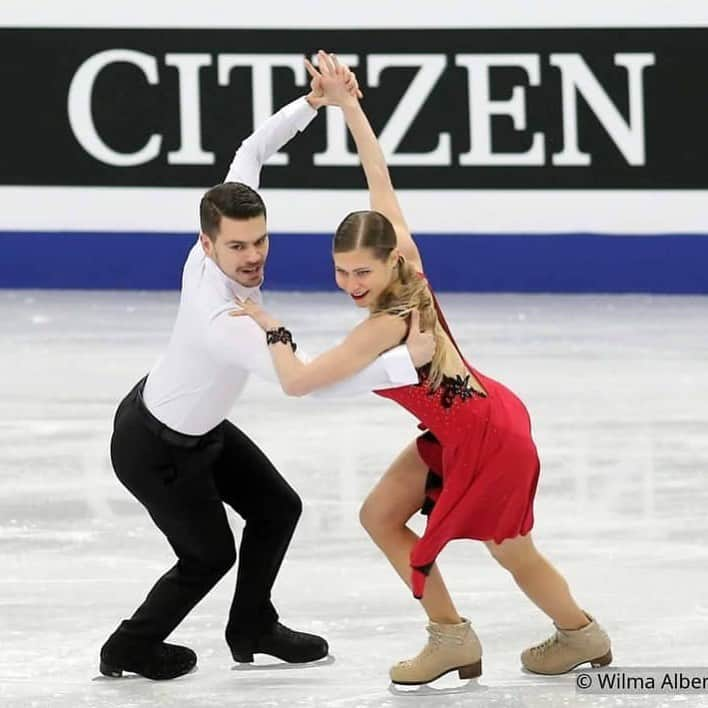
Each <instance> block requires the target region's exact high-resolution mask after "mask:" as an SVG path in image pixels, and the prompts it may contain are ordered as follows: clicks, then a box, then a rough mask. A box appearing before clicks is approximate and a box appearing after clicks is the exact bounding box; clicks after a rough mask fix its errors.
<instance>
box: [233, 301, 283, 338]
mask: <svg viewBox="0 0 708 708" xmlns="http://www.w3.org/2000/svg"><path fill="white" fill-rule="evenodd" d="M234 299H235V301H236V304H237V305H238V306H239V308H240V309H238V310H231V311H230V312H229V315H230V316H231V317H250V318H251V319H252V320H254V322H256V324H257V325H258V326H259V327H260V328H261V329H262V330H263V331H264V332H267V331H268V330H269V329H277V328H278V327H280V322H278V320H276V319H275V317H273V316H272V315H270V314H269V313H268V312H266V311H265V310H264V309H263V308H262V307H261V306H260V305H259V304H258V303H257V302H253V300H250V299H248V300H241V299H240V298H238V297H236V298H234Z"/></svg>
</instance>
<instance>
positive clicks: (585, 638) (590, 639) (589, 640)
mask: <svg viewBox="0 0 708 708" xmlns="http://www.w3.org/2000/svg"><path fill="white" fill-rule="evenodd" d="M586 614H587V613H586ZM587 617H588V619H589V620H590V623H589V624H587V625H585V627H581V628H580V629H559V628H558V627H556V631H555V633H554V634H553V635H551V636H550V637H549V638H548V639H546V640H545V641H543V642H541V643H540V644H537V645H536V646H533V647H530V648H528V649H526V650H524V651H523V652H522V654H521V663H522V664H523V666H524V668H525V669H527V670H528V671H533V673H535V674H548V675H553V674H564V673H566V672H568V671H570V670H571V669H574V668H575V667H576V666H580V664H591V665H592V666H593V667H594V668H597V667H599V666H607V664H609V663H610V662H611V661H612V650H611V645H610V638H609V637H608V636H607V633H606V632H605V630H604V629H602V627H600V625H599V624H597V622H595V620H594V619H593V618H592V617H590V615H587Z"/></svg>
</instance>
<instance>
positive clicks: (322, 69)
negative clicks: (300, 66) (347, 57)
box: [305, 49, 363, 107]
mask: <svg viewBox="0 0 708 708" xmlns="http://www.w3.org/2000/svg"><path fill="white" fill-rule="evenodd" d="M305 67H306V68H307V71H308V73H309V74H310V76H311V77H312V80H311V82H310V88H311V89H312V92H311V94H310V96H309V99H310V103H311V104H313V105H315V106H316V107H319V106H344V105H347V104H349V105H351V104H355V103H357V101H358V100H359V99H360V98H363V94H362V92H361V91H360V89H359V83H358V81H357V79H356V74H354V72H353V71H352V70H351V69H350V68H349V67H348V66H346V65H345V64H342V63H341V62H340V61H339V59H338V58H337V55H336V54H328V53H327V52H325V51H323V50H322V49H320V51H319V52H317V68H315V67H314V66H313V65H312V63H311V62H310V61H309V60H308V59H305Z"/></svg>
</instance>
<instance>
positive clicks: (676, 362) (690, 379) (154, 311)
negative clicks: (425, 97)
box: [0, 291, 708, 708]
mask: <svg viewBox="0 0 708 708" xmlns="http://www.w3.org/2000/svg"><path fill="white" fill-rule="evenodd" d="M177 298H178V294H177V293H176V292H170V293H135V292H122V293H116V292H78V291H73V292H60V291H0V321H1V322H2V325H1V327H2V337H1V338H0V367H1V370H2V372H3V373H2V377H1V379H0V386H1V394H2V395H0V567H1V568H2V572H1V573H0V605H1V614H0V627H1V629H2V631H1V632H0V706H2V708H14V707H16V706H22V707H23V708H24V707H29V706H36V707H37V708H45V707H46V706H59V707H65V708H78V707H79V706H90V707H92V708H101V707H104V706H106V707H108V706H110V707H112V708H114V707H126V708H127V707H133V706H135V707H138V706H156V705H161V706H190V708H191V707H193V708H199V707H201V706H220V707H221V706H332V707H335V706H341V707H344V706H352V707H354V706H377V707H378V706H405V707H408V706H411V707H412V706H415V707H416V708H417V707H418V706H457V705H460V706H462V705H464V706H504V707H509V708H512V707H515V706H526V707H529V708H530V707H536V706H574V705H586V706H595V705H601V706H634V705H641V706H660V705H672V706H675V705H680V706H684V705H685V706H689V705H690V706H703V705H708V694H707V695H704V696H702V697H700V696H692V697H688V696H686V697H677V698H673V697H671V696H664V697H656V696H655V697H647V696H639V697H628V696H606V697H600V696H581V695H579V694H577V693H576V688H575V677H574V675H567V676H561V677H555V678H543V677H539V676H534V675H531V674H525V673H523V672H522V671H521V669H520V663H519V653H520V652H521V650H522V649H523V648H524V647H526V646H527V645H529V644H531V643H535V642H537V641H540V640H541V639H543V638H545V637H546V636H547V635H548V634H549V633H550V630H551V625H550V622H549V621H548V620H547V619H546V618H545V617H544V616H543V615H542V614H541V613H540V612H539V611H538V610H536V609H535V608H534V607H533V606H532V605H531V604H530V602H529V601H528V600H527V599H526V598H525V597H524V596H523V595H522V594H521V592H520V591H519V590H518V589H517V588H516V586H515V585H514V583H513V581H512V580H511V578H510V577H509V576H508V575H507V574H506V572H505V571H504V570H502V569H501V568H500V567H498V566H497V565H496V564H495V562H494V561H493V560H492V559H491V558H490V557H489V556H488V554H487V552H486V550H485V549H484V547H483V546H482V545H481V544H478V543H474V542H470V541H467V542H462V541H458V542H454V543H453V544H451V545H450V546H449V547H448V548H447V549H446V551H445V552H444V553H443V555H442V557H441V568H442V571H443V573H444V574H445V576H446V578H447V580H448V583H449V586H450V588H451V591H452V593H453V596H454V598H455V599H456V600H457V603H458V607H459V609H460V611H461V613H462V614H464V615H466V616H468V617H470V619H471V620H472V623H473V625H474V627H475V628H476V630H477V633H478V634H479V636H480V639H481V641H482V644H483V648H484V659H483V662H484V667H483V668H484V673H483V675H482V677H481V678H480V679H479V680H478V681H472V682H469V683H467V682H460V681H458V680H457V678H456V677H454V678H453V677H452V676H450V677H446V678H445V679H443V680H441V681H439V682H437V683H436V684H433V685H432V686H430V687H426V688H421V689H418V690H414V691H410V692H405V695H398V694H395V693H393V692H392V691H391V690H390V686H389V681H388V676H387V671H388V667H389V665H390V664H391V663H393V662H394V661H396V660H399V659H401V658H405V657H408V656H412V655H413V654H415V653H417V651H418V650H419V649H420V648H421V647H422V645H423V643H424V641H425V638H426V636H425V632H424V619H423V614H422V612H421V610H420V609H419V607H418V605H417V603H416V601H415V600H413V598H412V597H411V596H410V594H409V592H408V591H407V590H406V588H405V587H404V586H403V585H402V584H401V583H400V581H399V580H398V578H397V577H396V576H395V574H394V572H393V570H392V569H390V568H389V566H388V565H387V563H386V561H385V559H384V558H383V557H382V556H380V555H379V552H378V551H377V550H376V549H375V547H374V546H373V544H372V543H371V542H370V540H369V539H368V538H367V537H366V536H365V533H364V531H363V530H362V529H361V528H360V527H359V525H358V520H357V512H358V507H359V504H360V503H361V501H362V500H363V498H364V496H365V495H366V492H367V490H368V489H369V488H370V487H371V486H372V485H373V483H374V481H375V480H376V479H377V478H378V476H379V475H380V474H381V473H382V472H383V471H384V469H385V468H386V466H387V464H388V463H389V462H390V461H391V460H392V459H393V457H394V456H395V455H396V454H397V452H398V451H399V449H400V448H401V447H403V445H404V444H405V443H407V442H408V441H409V440H410V439H411V438H412V437H413V436H414V435H415V434H416V432H417V431H416V428H415V422H414V421H413V419H412V418H411V417H410V416H409V415H408V414H407V413H406V412H405V411H403V410H401V409H398V408H397V407H396V406H395V405H393V404H392V403H390V402H388V401H385V400H383V399H380V398H378V397H375V396H373V395H369V396H361V397H357V398H353V399H350V400H345V401H341V402H336V403H335V402H327V403H323V402H322V401H314V400H307V399H286V398H285V397H284V396H283V395H282V394H281V393H280V391H279V390H278V389H276V387H275V386H274V385H272V384H268V383H264V382H260V381H257V380H252V381H251V382H250V383H249V386H248V388H247V391H246V393H245V395H244V397H243V398H242V399H241V401H240V402H239V404H238V407H237V408H235V409H234V410H233V412H232V419H233V421H234V422H235V423H236V424H237V425H239V426H240V427H242V428H243V429H244V430H245V431H246V432H247V433H248V434H250V435H251V437H253V438H254V439H255V440H256V441H257V442H258V443H259V444H260V445H261V446H262V447H263V449H264V450H265V451H266V453H268V454H269V455H270V457H271V458H272V459H273V461H274V462H275V463H276V465H277V466H278V467H279V469H280V470H281V472H282V473H283V474H284V475H285V476H286V477H287V479H288V480H289V481H290V482H291V484H292V485H293V486H294V487H295V488H296V489H297V490H298V491H299V492H300V494H301V496H302V498H303V500H304V505H305V510H304V514H303V517H302V519H301V522H300V525H299V528H298V530H297V532H296V534H295V538H294V540H293V543H292V546H291V548H290V551H289V554H288V556H287V558H286V561H285V564H284V566H283V569H282V571H281V574H280V576H279V579H278V581H277V583H276V586H275V592H274V598H275V602H276V606H277V607H278V609H279V611H280V613H281V617H282V620H283V621H284V622H285V623H286V624H288V625H290V626H292V627H294V628H298V629H303V630H307V631H314V632H318V633H322V634H323V635H325V636H326V637H327V639H328V640H329V642H330V646H331V651H332V656H333V659H332V660H330V661H329V662H327V663H324V664H319V665H311V666H305V667H293V666H290V665H285V664H279V663H278V662H276V661H272V662H271V661H266V660H264V659H261V660H260V661H259V663H258V664H257V665H255V666H239V665H234V663H233V661H232V660H231V657H230V654H229V653H228V649H227V647H226V644H225V642H224V640H223V625H224V622H225V618H226V614H227V611H228V606H229V602H230V595H231V592H232V588H233V583H234V578H235V573H234V571H231V572H230V573H229V574H228V575H227V576H226V577H225V578H224V579H223V580H222V582H221V583H220V584H219V585H218V586H217V587H216V588H215V589H214V591H213V592H212V593H211V594H210V595H209V596H208V597H207V598H206V599H205V600H204V601H203V602H202V603H201V604H200V605H199V606H198V607H197V608H196V609H195V611H194V612H193V613H192V614H191V615H190V616H189V617H188V618H187V619H186V621H185V622H184V623H183V624H182V625H181V626H180V627H179V628H178V629H177V630H176V631H175V633H174V634H173V635H172V639H173V640H174V641H176V642H177V643H183V644H186V645H188V646H191V647H192V648H194V649H195V651H196V652H197V654H198V655H199V664H198V670H197V671H195V672H194V673H192V674H189V675H187V676H184V677H182V678H180V679H177V680H175V681H171V682H164V683H160V682H152V681H149V680H147V679H143V678H140V677H136V676H132V677H127V678H124V679H120V680H115V679H106V678H103V677H101V676H100V675H99V673H98V651H99V648H100V646H101V644H102V643H103V641H104V640H105V638H106V636H107V635H108V634H109V633H110V632H111V631H112V630H113V629H114V627H115V626H116V625H117V623H118V622H119V621H120V619H121V618H123V617H126V616H128V615H129V614H130V613H131V612H132V610H133V609H134V608H135V607H136V606H137V605H138V604H139V602H140V601H141V600H142V599H143V597H144V595H145V594H146V592H147V591H148V589H149V588H150V587H151V585H152V583H153V581H154V580H155V579H156V578H157V577H158V576H159V575H160V574H162V572H163V571H164V570H166V569H167V568H168V567H169V566H171V565H172V564H173V556H172V553H171V550H170V548H169V546H168V545H167V543H166V541H165V540H164V538H163V537H162V536H161V535H160V533H159V532H158V531H157V530H156V529H155V528H154V526H153V525H152V523H151V521H150V520H149V518H148V517H147V514H146V512H145V511H144V510H143V508H142V507H141V506H140V505H139V504H138V503H137V502H136V501H135V500H134V499H133V498H132V497H131V496H130V495H129V494H128V492H127V491H125V490H124V488H123V487H122V486H121V485H120V484H119V483H118V481H117V480H116V478H115V477H114V475H113V473H112V470H111V467H110V463H109V458H108V442H109V436H110V429H111V422H112V416H113V412H114V409H115V407H116V404H117V403H118V401H119V400H120V398H121V397H122V396H123V395H124V394H125V393H126V392H127V391H128V389H129V388H130V387H131V386H132V385H133V383H134V382H135V381H136V380H137V379H138V378H140V377H141V376H142V375H143V374H144V373H145V372H146V371H147V370H148V369H149V367H150V366H151V364H152V363H153V361H154V360H155V358H156V357H157V355H158V354H159V352H160V351H161V348H162V347H163V346H164V345H165V344H166V342H167V339H168V336H169V332H170V328H171V325H172V320H173V317H174V315H175V312H176V305H177ZM440 300H441V303H442V305H443V308H444V309H445V311H446V314H447V316H448V320H449V321H450V325H451V327H452V329H453V332H454V333H455V334H456V336H457V339H458V341H459V343H460V344H461V346H462V348H463V350H464V351H465V353H466V354H467V356H468V358H469V359H470V361H471V362H472V363H473V364H474V365H475V366H477V367H478V368H479V369H480V370H481V371H482V372H484V373H486V374H488V375H489V376H492V377H494V378H498V379H500V380H501V381H503V382H504V383H506V384H507V385H509V386H510V387H511V388H512V389H514V390H515V391H516V392H517V393H518V394H519V395H520V396H521V398H522V399H523V400H524V401H525V402H526V404H527V406H528V408H529V410H530V412H531V416H532V420H533V422H534V435H535V438H536V441H537V444H538V447H539V451H540V454H541V460H542V476H541V482H540V486H539V491H538V496H537V500H536V526H535V529H534V536H535V539H536V542H537V545H538V546H539V547H540V548H541V550H542V551H543V552H545V553H546V555H548V556H549V557H550V559H551V560H552V561H553V562H554V563H555V564H557V565H558V567H559V568H560V570H561V571H562V572H563V573H564V574H565V575H566V576H567V578H568V580H569V581H570V584H571V587H572V588H573V590H574V594H575V596H576V598H577V599H578V600H579V602H580V603H581V604H582V606H583V607H585V608H586V609H587V610H588V611H589V612H591V613H593V614H594V615H595V616H596V617H597V618H598V620H599V621H600V622H601V623H602V624H603V625H604V626H605V628H606V629H607V630H608V632H609V633H610V636H611V637H612V640H613V653H614V656H615V666H618V667H621V666H625V667H632V666H634V667H636V666H643V667H647V666H685V667H691V666H701V665H703V666H706V665H708V648H707V646H708V543H707V542H708V514H707V513H706V509H708V474H707V473H708V405H707V403H706V402H707V401H708V298H700V297H660V296H637V295H631V296H578V295H575V296H546V295H540V296H539V295H535V296H521V295H448V294H444V293H443V294H441V296H440ZM267 305H268V306H269V308H270V309H271V310H272V311H273V312H275V313H277V314H278V315H279V316H280V317H281V319H282V320H283V321H284V322H286V323H287V324H288V325H289V326H290V328H291V329H292V330H293V332H294V334H295V335H296V339H297V341H298V342H299V343H300V345H301V346H302V347H303V348H305V349H306V350H308V351H309V352H312V353H316V352H318V351H321V350H322V349H323V348H325V347H326V346H327V345H328V344H331V343H333V342H334V341H335V340H337V339H339V338H340V337H341V336H342V335H343V334H344V332H345V331H346V330H347V328H348V327H349V326H350V325H351V324H353V323H354V322H355V321H356V320H357V318H358V316H359V314H360V313H359V312H358V311H357V310H356V308H354V307H353V306H352V305H351V304H350V303H349V302H347V301H346V300H345V299H344V297H343V296H341V295H339V294H315V295H302V294H288V293H274V294H271V295H268V297H267ZM234 474H238V470H234ZM231 518H232V520H233V527H234V532H235V533H236V534H239V533H240V528H241V522H240V519H239V518H238V517H236V516H235V515H233V516H232V517H231ZM422 521H423V519H422V517H417V518H416V521H415V524H416V525H417V526H418V528H422ZM401 693H403V692H401Z"/></svg>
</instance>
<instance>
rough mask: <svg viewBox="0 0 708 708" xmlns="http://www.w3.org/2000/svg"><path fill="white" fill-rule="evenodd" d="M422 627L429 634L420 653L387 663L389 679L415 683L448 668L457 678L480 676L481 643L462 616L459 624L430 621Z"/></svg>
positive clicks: (408, 683)
mask: <svg viewBox="0 0 708 708" xmlns="http://www.w3.org/2000/svg"><path fill="white" fill-rule="evenodd" d="M426 629H427V630H428V634H429V635H430V636H429V637H428V643H427V644H426V645H425V647H423V650H422V651H421V652H420V654H418V656H416V657H414V658H413V659H407V660H405V661H399V662H398V663H397V664H395V665H394V666H392V667H391V672H390V675H391V681H392V682H393V683H396V684H401V685H404V686H417V685H420V684H423V683H429V682H430V681H434V680H435V679H437V678H440V677H441V676H443V675H444V674H447V673H449V672H450V671H457V672H458V674H459V676H460V678H461V679H473V678H477V677H478V676H481V674H482V646H481V645H480V643H479V639H478V638H477V635H476V634H475V632H474V630H473V629H472V627H471V625H470V621H469V620H467V619H464V618H463V621H462V622H460V623H459V624H438V623H437V622H431V623H430V624H429V625H428V626H427V627H426Z"/></svg>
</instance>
